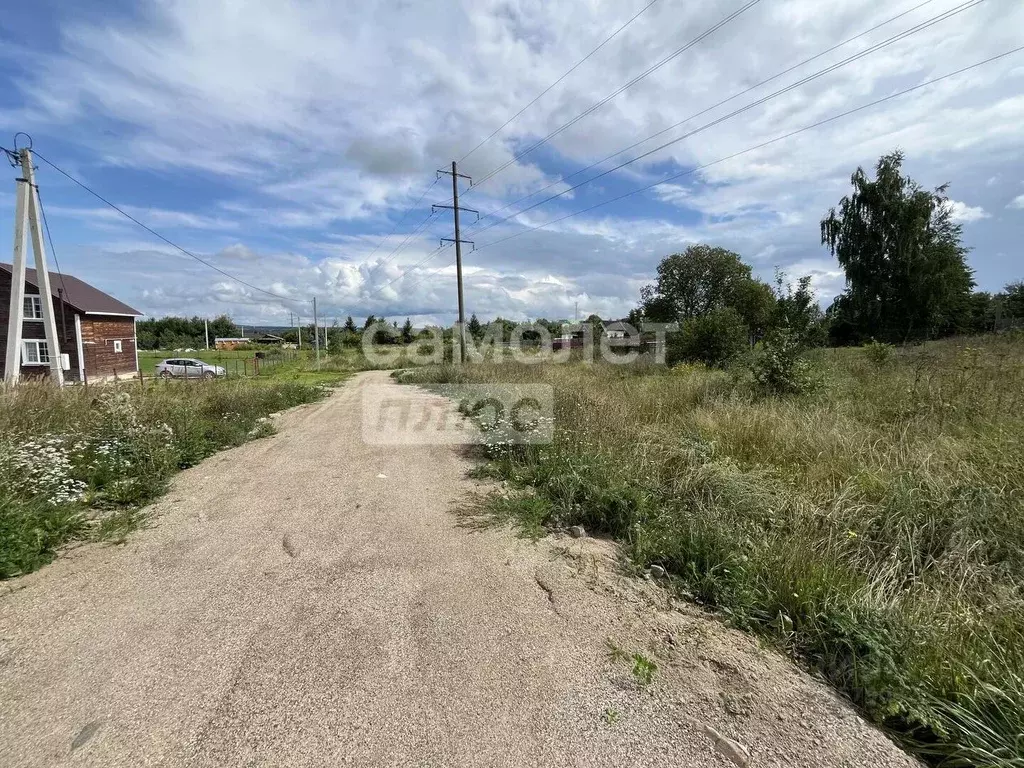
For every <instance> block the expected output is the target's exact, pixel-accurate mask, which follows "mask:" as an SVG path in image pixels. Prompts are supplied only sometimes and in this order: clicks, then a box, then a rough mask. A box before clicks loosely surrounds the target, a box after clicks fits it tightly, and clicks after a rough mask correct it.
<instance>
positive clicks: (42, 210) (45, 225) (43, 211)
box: [36, 184, 70, 301]
mask: <svg viewBox="0 0 1024 768" xmlns="http://www.w3.org/2000/svg"><path fill="white" fill-rule="evenodd" d="M36 200H38V201H39V213H40V214H41V218H42V220H43V229H45V230H46V239H47V240H49V241H50V255H52V256H53V264H54V266H55V267H57V276H58V277H59V278H60V287H61V289H62V290H63V291H64V297H65V298H68V287H67V286H66V285H64V270H62V269H61V268H60V262H59V261H58V260H57V249H56V248H54V247H53V235H51V234H50V222H48V221H47V220H46V208H44V207H43V197H42V195H40V194H39V185H38V184H37V185H36ZM68 300H69V301H70V299H68Z"/></svg>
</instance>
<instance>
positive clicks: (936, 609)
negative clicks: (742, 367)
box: [401, 337, 1024, 766]
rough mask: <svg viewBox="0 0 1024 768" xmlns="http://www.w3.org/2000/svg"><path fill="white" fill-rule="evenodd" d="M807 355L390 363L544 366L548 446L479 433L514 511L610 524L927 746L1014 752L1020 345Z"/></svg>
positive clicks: (1000, 754)
mask: <svg viewBox="0 0 1024 768" xmlns="http://www.w3.org/2000/svg"><path fill="white" fill-rule="evenodd" d="M764 346H765V347H767V346H769V345H764ZM783 352H784V350H783ZM762 354H763V353H762ZM883 354H884V356H885V361H880V358H881V357H882V356H883ZM812 356H813V367H814V379H815V383H814V386H790V385H789V384H787V382H789V381H791V380H792V378H793V374H794V372H793V369H792V368H787V367H786V364H785V360H783V363H782V364H779V365H778V366H776V367H777V370H776V372H774V373H771V374H770V375H767V374H766V376H765V377H764V381H761V380H759V379H758V378H756V377H755V378H754V380H750V379H749V378H743V377H738V376H736V375H734V374H730V372H729V371H723V370H716V369H710V368H704V367H703V366H699V365H687V366H678V367H676V368H673V369H659V368H653V367H648V368H645V369H644V370H643V371H642V372H638V371H636V370H630V369H627V368H624V367H621V366H612V365H601V364H598V365H584V364H566V365H546V366H544V365H473V366H463V367H453V366H438V367H434V368H427V369H422V370H417V371H412V372H410V373H406V374H403V376H402V378H401V380H404V381H413V382H430V383H439V382H459V383H474V382H475V383H490V382H501V383H522V384H528V383H546V384H550V385H551V391H552V393H553V396H554V398H555V433H554V440H553V442H552V443H551V444H550V445H511V446H509V445H506V444H495V445H492V446H490V447H489V448H488V458H489V461H488V463H487V465H486V468H485V471H486V472H487V473H489V474H490V475H492V476H494V477H498V478H501V479H504V480H506V481H507V482H509V483H510V484H513V485H518V486H521V487H523V488H529V489H531V492H530V493H529V494H528V495H527V496H526V499H527V501H524V502H523V506H522V514H523V516H524V518H525V521H526V522H527V524H528V525H529V527H530V528H531V529H536V528H537V527H544V528H555V527H564V526H569V525H577V524H579V525H584V526H585V527H586V528H587V530H589V531H595V532H599V533H605V534H608V535H611V536H614V537H615V538H617V539H619V540H620V541H621V542H623V544H624V546H625V549H626V552H627V553H628V555H629V557H630V558H631V559H632V560H633V562H634V564H635V565H636V566H637V567H638V568H645V567H648V566H649V565H652V564H657V565H660V566H662V567H664V568H665V569H666V571H667V572H668V573H669V574H670V575H671V577H672V580H673V583H674V584H675V586H676V588H678V589H679V590H680V591H681V592H683V593H684V594H686V595H689V596H690V597H691V598H692V599H694V600H695V601H697V602H699V603H701V604H703V605H706V606H708V607H709V608H711V609H714V610H716V611H718V612H720V613H721V614H723V615H724V616H726V617H727V618H728V620H729V621H730V622H732V623H733V624H735V625H737V626H740V627H743V628H746V629H748V630H750V631H752V632H756V633H758V634H760V635H762V636H764V637H767V638H769V639H770V640H771V641H772V642H773V643H775V644H776V645H778V646H779V647H780V648H782V649H784V650H785V651H787V652H788V653H790V654H792V655H793V656H794V657H796V658H798V659H799V660H801V661H802V662H803V663H805V664H806V665H807V666H809V667H811V668H813V669H815V670H817V671H818V672H819V673H820V674H821V675H822V676H823V677H825V678H826V679H828V680H829V681H831V682H832V683H833V684H834V685H835V686H836V687H837V688H839V689H840V690H842V691H843V692H844V693H845V694H846V695H847V696H849V698H850V699H851V700H852V701H854V702H855V703H856V704H857V705H858V706H859V707H861V708H862V710H863V711H864V712H865V713H866V714H867V715H868V716H869V717H870V718H872V719H873V720H874V721H875V722H876V723H878V724H880V725H882V726H883V727H885V728H887V729H889V730H890V731H891V732H893V733H895V734H896V735H898V736H899V737H900V738H901V739H902V740H903V742H904V743H905V744H906V745H907V746H908V747H909V748H910V749H912V750H914V751H916V752H917V753H918V754H920V755H922V756H924V757H926V758H928V759H930V760H933V761H935V762H941V761H942V760H947V759H948V760H950V761H952V762H951V764H955V765H1001V766H1011V765H1013V766H1020V765H1022V764H1024V763H1022V761H1024V735H1022V734H1024V728H1022V724H1021V721H1020V715H1019V713H1020V712H1024V686H1022V685H1021V682H1020V681H1021V680H1022V679H1024V589H1022V587H1024V345H1022V344H1021V343H1020V341H1019V340H1016V339H1012V338H1000V337H989V338H985V339H983V340H980V341H979V340H966V341H964V340H946V341H942V342H936V343H931V344H928V345H924V346H918V347H912V348H904V349H895V348H887V349H886V351H885V352H884V353H875V352H866V351H865V350H863V349H840V350H819V351H816V352H814V353H812ZM783 357H786V355H785V354H783ZM791 358H792V360H794V361H796V360H802V359H804V358H801V357H799V356H797V355H792V356H791ZM771 365H772V366H775V365H776V364H775V363H772V364H771ZM798 378H799V377H798ZM766 395H767V396H766ZM501 503H502V505H503V508H502V513H503V514H505V515H511V514H513V513H514V507H515V504H516V502H515V501H514V500H509V499H505V500H503V501H502V502H501Z"/></svg>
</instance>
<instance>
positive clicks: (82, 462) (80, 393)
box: [0, 377, 324, 578]
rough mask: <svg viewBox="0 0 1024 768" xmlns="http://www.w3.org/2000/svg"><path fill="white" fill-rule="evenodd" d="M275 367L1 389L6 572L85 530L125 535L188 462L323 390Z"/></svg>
mask: <svg viewBox="0 0 1024 768" xmlns="http://www.w3.org/2000/svg"><path fill="white" fill-rule="evenodd" d="M323 392H324V390H323V388H322V387H320V386H316V385H313V384H309V383H304V382H298V381H287V380H283V381H282V380H275V379H273V378H263V377H261V378H259V379H228V380H221V381H211V382H200V381H192V382H169V383H166V384H159V385H148V386H145V387H140V386H139V385H138V384H137V383H135V384H130V383H125V384H121V385H109V386H103V387H89V388H85V387H67V388H64V389H56V388H53V387H50V386H48V385H46V384H41V383H40V384H32V383H27V384H24V385H22V386H20V387H18V388H17V389H13V390H7V391H2V392H0V578H9V577H12V576H17V575H19V574H22V573H28V572H29V571H32V570H34V569H36V568H39V567H40V566H42V565H44V564H45V563H47V562H49V560H51V559H52V558H53V557H54V555H55V553H56V552H57V551H58V549H59V548H60V547H61V546H62V545H64V544H66V543H68V542H70V541H73V540H77V539H121V538H123V537H124V536H125V535H127V533H128V532H130V531H131V530H132V529H133V528H135V527H137V526H138V524H139V523H140V522H141V521H142V519H143V518H142V515H141V514H140V512H139V510H140V507H141V506H142V505H144V504H146V503H147V502H149V501H152V500H153V499H155V498H156V497H158V496H159V495H160V494H161V493H163V491H164V489H165V487H166V485H167V481H168V480H169V479H170V477H171V476H172V475H173V474H174V473H175V472H177V471H178V470H180V469H182V468H185V467H189V466H192V465H193V464H196V463H198V462H200V461H202V460H203V459H204V458H206V457H207V456H209V455H210V454H212V453H214V452H216V451H218V450H221V449H223V448H228V447H231V446H235V445H240V444H241V443H243V442H245V441H246V440H249V439H252V438H254V437H262V436H264V435H267V434H270V433H271V432H272V431H273V429H272V427H271V425H270V423H269V421H268V420H267V416H268V415H269V414H271V413H274V412H276V411H280V410H282V409H284V408H288V407H290V406H293V405H298V404H300V403H306V402H310V401H312V400H315V399H317V398H319V397H321V396H322V394H323Z"/></svg>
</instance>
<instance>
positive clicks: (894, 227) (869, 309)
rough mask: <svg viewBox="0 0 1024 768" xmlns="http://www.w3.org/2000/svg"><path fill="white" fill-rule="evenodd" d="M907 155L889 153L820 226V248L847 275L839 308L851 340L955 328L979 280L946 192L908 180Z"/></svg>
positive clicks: (857, 177)
mask: <svg viewBox="0 0 1024 768" xmlns="http://www.w3.org/2000/svg"><path fill="white" fill-rule="evenodd" d="M902 165H903V154H902V153H901V152H899V151H897V152H892V153H891V154H888V155H884V156H883V157H882V158H881V159H880V160H879V161H878V165H877V167H876V169H875V178H874V179H869V178H868V177H867V174H865V173H864V170H863V169H862V168H858V169H857V170H856V172H855V173H854V174H853V176H852V177H851V179H850V181H851V183H852V184H853V192H852V193H851V194H850V195H849V196H846V197H844V198H843V199H842V200H841V201H840V202H839V207H838V210H837V209H835V208H833V209H831V210H830V211H829V213H828V216H826V217H825V218H824V219H823V220H822V222H821V242H822V244H823V245H826V246H827V247H828V249H829V250H830V251H831V253H832V254H833V255H834V256H835V257H836V259H837V260H838V261H839V263H840V265H841V266H842V267H843V269H844V270H845V272H846V285H847V289H846V292H845V294H844V295H843V297H842V298H841V300H840V301H838V302H837V304H836V305H835V307H834V314H835V315H836V316H837V320H838V321H839V325H838V326H837V327H842V328H844V329H845V332H848V333H849V334H850V335H851V336H859V337H860V338H866V337H875V338H879V339H887V340H899V341H902V340H906V339H909V338H920V337H927V336H931V335H938V334H941V333H944V332H951V330H955V328H956V325H957V313H958V312H961V311H962V310H963V308H964V307H965V306H966V300H967V298H968V297H969V295H970V291H971V288H972V287H973V285H974V281H973V280H972V278H971V271H970V269H968V267H967V264H966V262H965V258H966V255H967V249H966V248H964V247H963V245H961V242H960V237H961V227H960V225H959V224H957V223H956V222H955V221H954V220H953V217H952V207H951V205H950V204H949V200H948V198H947V197H946V187H945V186H942V187H939V188H938V189H936V190H935V191H934V192H929V191H927V190H925V189H923V188H922V187H921V186H920V185H919V184H918V183H917V182H915V181H914V180H913V179H911V178H910V177H909V176H903V175H902V172H901V171H902Z"/></svg>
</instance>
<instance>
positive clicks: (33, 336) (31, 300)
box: [0, 264, 142, 381]
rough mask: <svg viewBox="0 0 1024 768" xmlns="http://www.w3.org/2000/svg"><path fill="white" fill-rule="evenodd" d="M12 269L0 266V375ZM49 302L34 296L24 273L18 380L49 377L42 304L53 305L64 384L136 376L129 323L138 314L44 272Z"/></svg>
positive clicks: (70, 279)
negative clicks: (64, 365) (47, 278)
mask: <svg viewBox="0 0 1024 768" xmlns="http://www.w3.org/2000/svg"><path fill="white" fill-rule="evenodd" d="M11 275H12V267H11V265H10V264H0V348H2V349H3V351H4V354H3V355H0V374H5V373H6V370H4V369H5V368H6V364H7V355H6V352H7V330H8V329H7V326H8V322H9V320H10V313H11V292H12V279H11ZM50 293H51V295H50V296H49V297H43V296H40V295H39V285H38V282H37V278H36V271H35V270H34V269H26V270H25V316H24V323H23V325H22V344H21V375H22V376H25V377H34V378H43V377H47V376H49V375H50V368H49V365H50V359H51V355H53V354H56V351H55V350H51V349H49V345H48V344H47V342H46V333H45V330H44V328H43V305H42V302H43V301H46V300H49V301H51V302H53V312H54V315H55V316H56V320H57V345H58V346H59V347H60V350H59V352H60V354H63V355H67V356H68V360H67V362H68V365H67V369H66V370H65V371H64V377H65V379H66V380H67V381H101V380H105V379H113V378H123V377H134V376H137V375H138V372H139V358H138V354H137V351H136V337H135V319H136V318H137V317H140V316H141V315H142V313H141V312H139V311H138V310H136V309H132V308H131V307H129V306H128V305H127V304H125V303H123V302H121V301H118V300H117V299H115V298H114V297H113V296H110V295H109V294H106V293H104V292H103V291H101V290H99V289H98V288H94V287H93V286H91V285H89V284H88V283H86V282H85V281H84V280H79V279H78V278H77V277H74V276H73V275H61V274H60V273H57V272H50Z"/></svg>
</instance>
